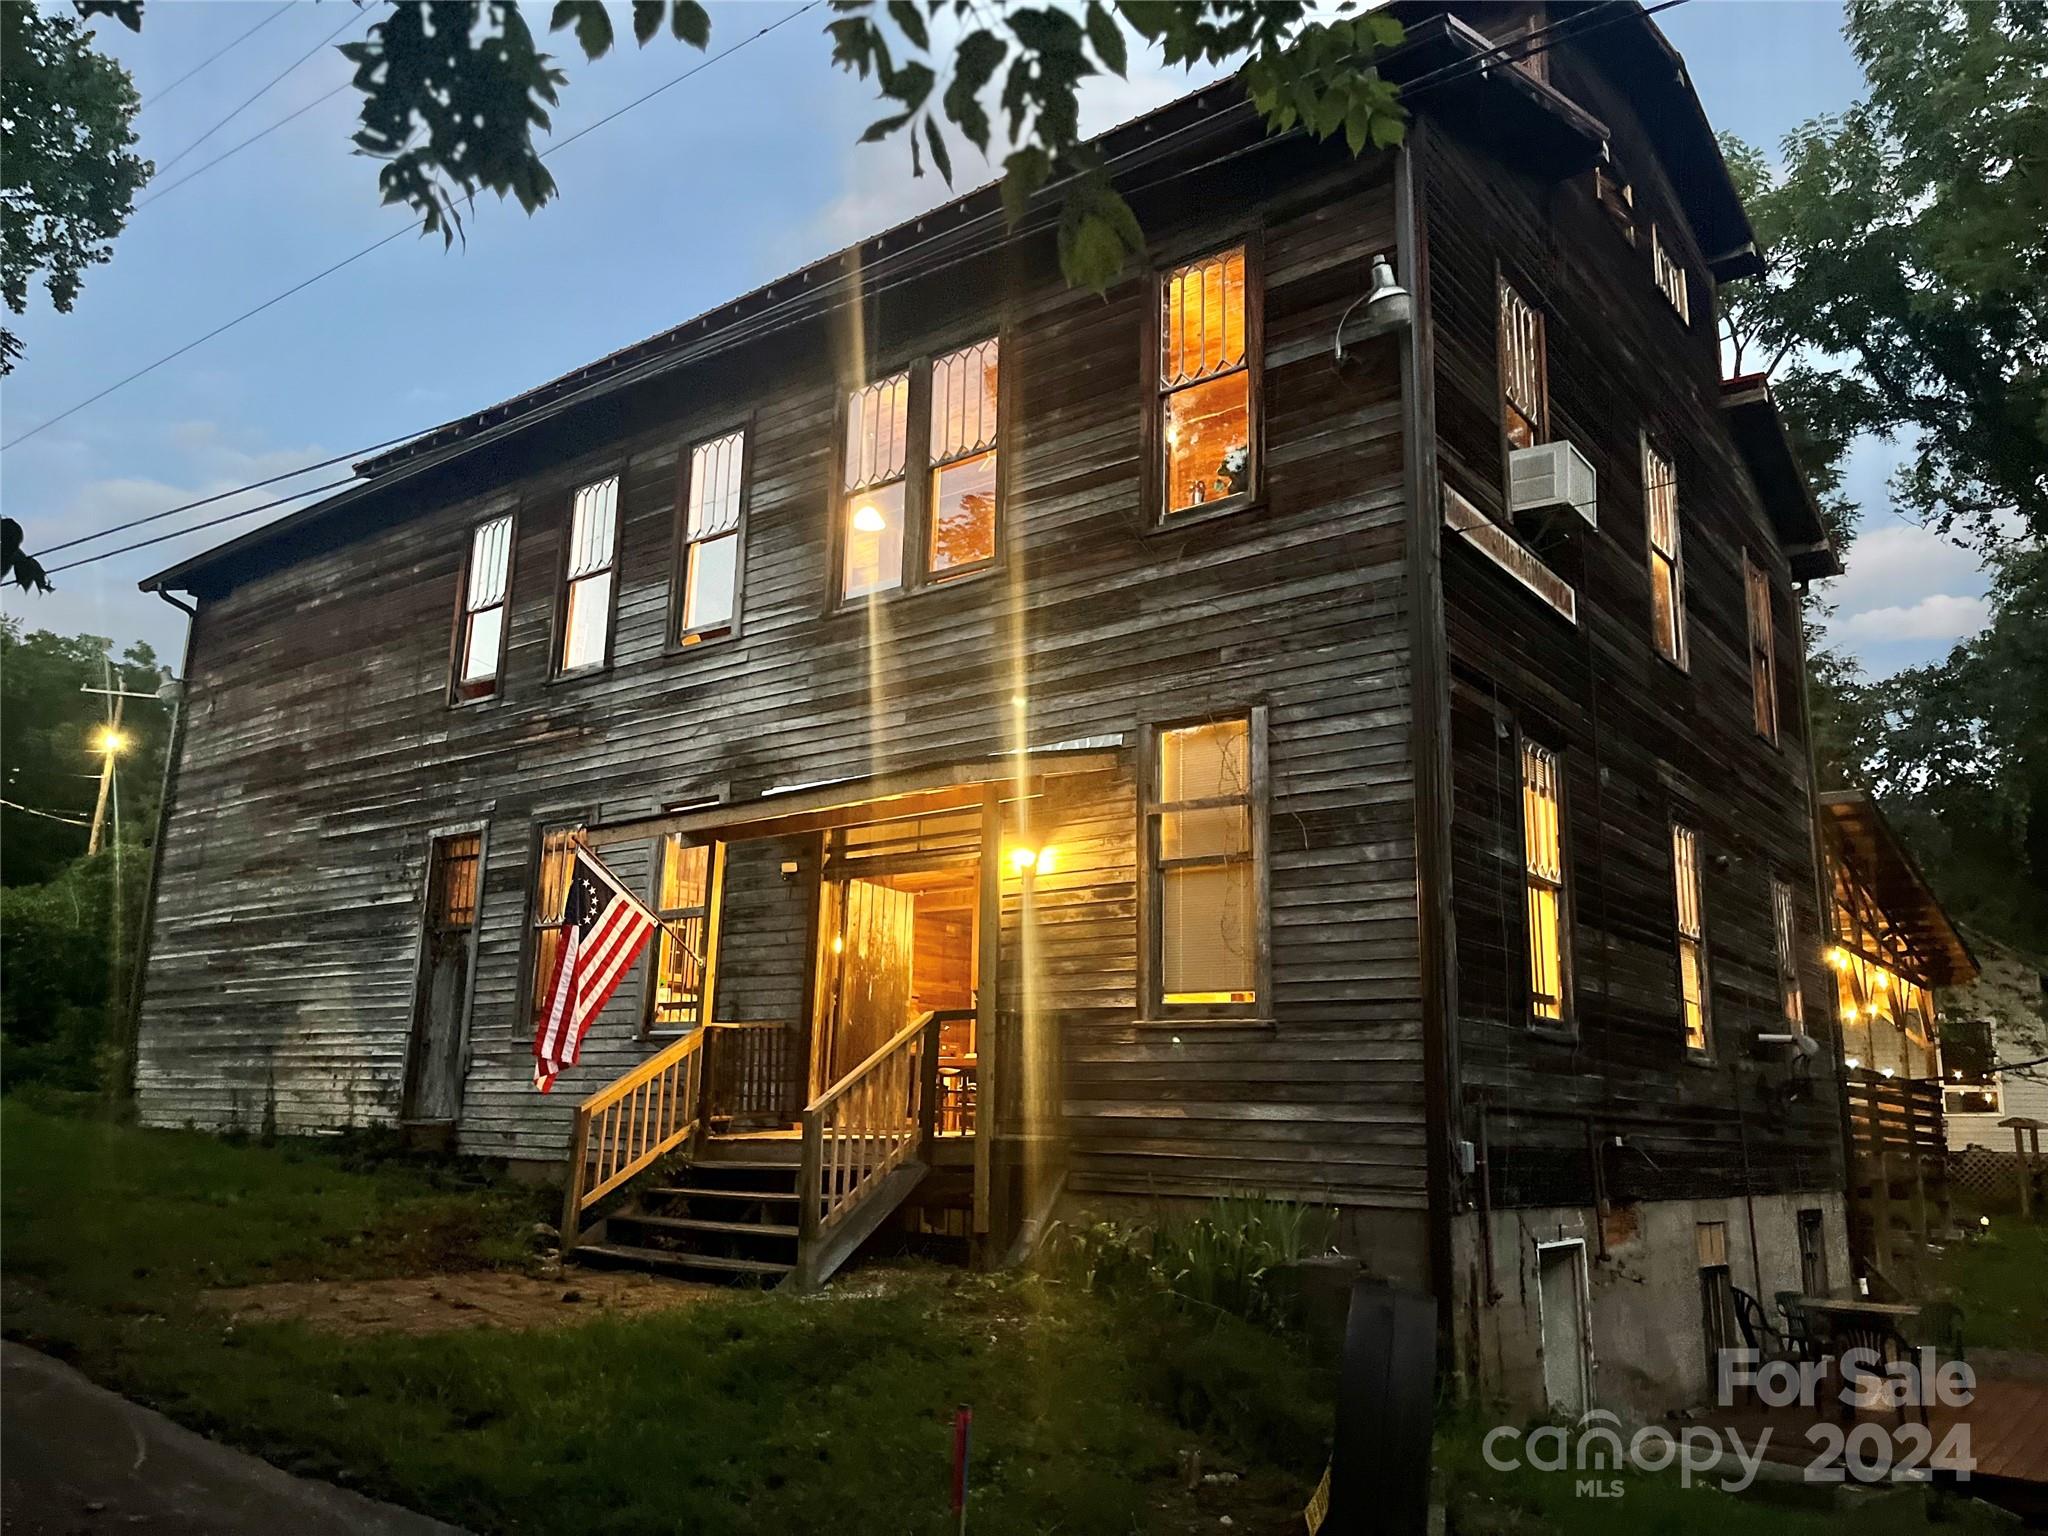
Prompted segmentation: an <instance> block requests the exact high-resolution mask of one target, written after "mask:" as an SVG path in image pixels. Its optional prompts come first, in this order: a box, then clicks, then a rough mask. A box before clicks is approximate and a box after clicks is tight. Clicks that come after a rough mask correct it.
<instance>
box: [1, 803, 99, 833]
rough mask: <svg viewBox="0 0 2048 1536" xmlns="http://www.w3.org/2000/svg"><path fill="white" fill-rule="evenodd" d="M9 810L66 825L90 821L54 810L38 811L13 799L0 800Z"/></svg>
mask: <svg viewBox="0 0 2048 1536" xmlns="http://www.w3.org/2000/svg"><path fill="white" fill-rule="evenodd" d="M0 805H4V806H6V807H7V809H9V810H10V811H20V812H21V813H22V815H24V816H40V817H42V818H43V820H45V821H61V822H63V823H64V825H65V826H67V827H83V826H89V825H91V823H89V822H87V821H84V820H82V819H80V818H78V817H75V816H59V815H57V814H56V813H55V812H54V811H39V810H37V809H36V808H35V807H34V806H32V805H21V804H19V803H17V802H16V801H13V800H0Z"/></svg>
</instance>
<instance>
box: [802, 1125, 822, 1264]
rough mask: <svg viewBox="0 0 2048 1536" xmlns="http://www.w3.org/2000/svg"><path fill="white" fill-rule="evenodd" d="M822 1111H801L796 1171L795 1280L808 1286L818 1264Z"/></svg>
mask: <svg viewBox="0 0 2048 1536" xmlns="http://www.w3.org/2000/svg"><path fill="white" fill-rule="evenodd" d="M822 1113H823V1112H822V1111H820V1110H815V1109H807V1110H805V1111H804V1151H803V1158H802V1160H801V1161H800V1162H799V1163H798V1165H797V1175H796V1283H797V1289H799V1290H806V1291H807V1290H809V1289H810V1288H811V1286H812V1285H813V1284H814V1283H815V1282H814V1281H813V1279H812V1276H813V1275H814V1274H816V1273H817V1267H818V1193H819V1190H820V1188H821V1187H822V1186H823V1184H824V1182H825V1127H824V1124H823V1122H822V1120H821V1118H820V1116H821V1115H822Z"/></svg>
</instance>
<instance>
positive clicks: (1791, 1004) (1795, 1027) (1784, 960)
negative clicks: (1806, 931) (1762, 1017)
mask: <svg viewBox="0 0 2048 1536" xmlns="http://www.w3.org/2000/svg"><path fill="white" fill-rule="evenodd" d="M1771 928H1772V932H1773V934H1774V935H1775V937H1776V940H1777V955H1778V1013H1779V1016H1780V1017H1781V1018H1783V1019H1784V1021H1785V1029H1786V1032H1787V1033H1789V1034H1794V1035H1803V1034H1805V1033H1806V994H1805V992H1804V991H1803V990H1802V989H1801V987H1800V985H1799V919H1798V917H1797V916H1796V914H1795V913H1794V910H1793V906H1792V887H1791V885H1790V884H1788V883H1787V882H1785V881H1783V880H1778V879H1773V880H1772V881H1771Z"/></svg>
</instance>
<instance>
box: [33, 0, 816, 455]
mask: <svg viewBox="0 0 2048 1536" xmlns="http://www.w3.org/2000/svg"><path fill="white" fill-rule="evenodd" d="M823 3H824V0H809V3H808V4H806V5H803V6H801V7H799V8H798V9H796V10H794V11H791V12H790V13H789V14H788V15H786V16H784V17H783V18H782V19H781V20H780V21H773V22H770V23H769V24H768V25H767V26H765V27H763V28H761V29H760V31H758V32H755V33H752V34H750V35H749V36H747V37H743V38H741V39H740V40H739V41H738V42H736V43H734V44H733V45H732V46H731V47H730V48H727V49H725V50H723V51H722V52H719V53H714V54H713V55H711V57H709V58H707V59H704V60H701V61H700V62H699V63H697V64H695V65H693V66H692V67H690V68H689V69H686V70H684V71H683V72H682V73H681V74H680V75H677V76H675V77H674V78H673V79H671V80H669V81H668V82H667V83H666V84H664V85H660V86H657V87H655V88H654V89H653V90H651V91H649V92H647V94H646V95H644V96H641V97H639V98H638V99H636V100H634V101H631V102H628V103H627V104H626V105H625V106H623V107H620V108H619V109H618V110H617V111H615V112H612V113H611V114H609V115H608V116H606V117H603V118H600V119H599V120H598V121H597V122H595V123H591V124H589V125H588V126H586V127H583V128H580V129H578V130H577V131H576V132H575V133H572V134H570V135H569V137H567V138H566V139H563V140H562V141H561V143H559V144H552V145H550V146H548V148H546V149H544V150H542V151H541V153H540V155H539V157H538V158H540V159H542V160H545V159H547V157H548V156H549V155H551V154H553V153H555V151H556V150H559V149H566V148H568V146H569V145H571V144H573V143H575V142H576V141H577V140H578V139H580V138H582V137H583V136H584V135H585V134H587V133H589V132H591V131H592V130H593V129H595V128H598V127H600V126H602V125H603V124H604V123H608V122H611V121H613V120H614V119H615V118H617V117H618V116H619V115H620V114H621V113H623V112H629V111H631V110H632V109H633V108H634V107H637V106H639V105H640V104H641V103H642V102H646V101H651V100H653V99H654V98H655V97H656V96H659V95H660V94H661V93H662V92H663V91H665V90H667V89H668V88H669V87H670V86H673V85H680V84H681V83H682V82H683V81H685V80H687V79H689V78H690V77H691V76H692V75H694V74H697V73H698V72H699V71H702V70H705V69H709V68H710V67H711V66H712V65H713V64H716V63H718V62H719V60H721V59H727V58H730V57H732V55H734V54H735V53H738V52H739V51H740V49H742V48H744V47H746V46H747V45H748V44H750V43H756V42H759V41H760V40H761V39H762V38H764V37H766V36H767V35H768V34H769V33H770V32H773V31H775V30H776V28H778V27H781V26H783V25H784V24H786V23H788V22H792V21H794V20H796V18H797V17H799V16H801V15H803V14H804V13H805V12H806V11H812V10H816V9H817V7H818V6H820V5H821V4H823ZM425 223H426V218H425V217H424V216H421V217H420V218H417V219H414V220H413V221H412V222H411V223H410V224H406V225H403V226H401V227H400V228H398V229H394V230H393V231H392V232H391V233H390V234H388V235H386V236H384V238H383V239H381V240H378V241H376V242H374V243H373V244H370V245H366V246H364V247H363V248H362V249H361V250H359V251H357V252H356V253H355V254H354V255H352V256H344V257H343V258H342V259H341V260H340V261H337V262H335V263H334V264H333V265H332V266H329V267H323V268H321V270H319V271H318V272H315V273H314V274H313V275H312V276H311V277H309V278H306V279H305V280H304V281H302V282H298V283H294V284H293V285H292V286H291V287H289V288H287V289H285V290H284V292H282V293H279V294H275V295H273V296H272V297H270V298H268V299H265V300H264V301H263V302H262V303H261V304H258V305H256V306H255V307H254V308H253V309H246V310H244V311H242V313H240V314H239V315H236V316H235V317H234V318H233V319H231V320H224V321H222V322H221V323H220V324H219V325H217V326H215V327H214V328H213V329H212V330H210V331H208V332H207V333H206V334H205V335H204V336H200V337H198V338H196V339H195V340H192V341H188V342H186V343H185V345H183V346H182V347H179V348H177V349H176V350H175V351H171V352H166V353H165V354H164V355H163V356H162V357H160V358H158V359H157V360H156V361H155V362H152V363H146V364H144V365H143V366H142V367H140V368H138V369H136V370H135V371H134V372H133V373H130V374H128V375H126V376H125V377H123V378H119V379H116V380H115V381H114V382H113V383H111V384H109V385H108V386H107V387H106V388H105V389H102V390H100V391H98V392H97V393H95V394H91V395H87V396H86V397H85V398H84V399H83V400H81V401H79V402H78V403H77V404H76V405H72V406H67V407H66V408H65V409H63V410H61V411H59V412H58V413H57V414H56V415H54V416H51V417H48V418H47V419H45V420H43V421H39V422H37V423H36V424H35V425H34V426H32V427H30V428H29V429H28V430H27V431H26V432H23V433H21V434H20V435H19V436H17V437H13V438H10V439H9V440H8V441H6V442H5V443H0V450H5V449H8V448H14V447H17V446H19V445H20V444H22V443H25V442H27V441H28V440H29V439H30V438H32V437H34V436H35V435H36V434H37V433H39V432H42V431H44V430H46V429H48V428H50V427H54V426H55V425H57V423H58V422H60V421H63V420H65V419H66V418H67V417H71V416H75V415H77V414H78V413H79V412H80V411H82V410H84V409H85V408H86V407H87V406H89V405H95V404H97V403H98V402H99V401H101V400H104V399H106V398H107V396H109V395H111V394H113V393H114V392H115V391H117V390H121V389H126V388H127V387H128V386H129V385H130V384H133V383H134V382H135V381H136V380H137V379H139V378H142V377H143V376H144V375H145V374H150V373H154V372H155V371H156V370H157V369H159V368H161V367H163V366H164V364H166V363H170V362H175V361H176V360H177V359H179V358H181V357H183V356H184V355H185V354H186V353H187V352H190V351H191V350H192V349H193V348H194V347H199V346H204V345H205V344H206V343H207V342H209V341H211V340H213V338H214V337H216V336H219V335H221V334H222V333H223V332H225V331H231V330H233V329H234V328H235V327H236V326H238V325H240V324H241V323H242V322H243V321H245V320H253V319H255V318H256V316H258V315H260V314H262V313H263V311H265V310H266V309H269V308H270V307H271V306H272V305H274V304H278V303H281V302H282V301H284V300H285V299H288V298H290V297H292V295H294V294H296V293H301V292H303V291H305V290H306V289H308V288H310V287H312V286H313V285H314V284H315V283H317V282H319V281H321V280H322V279H323V278H328V277H332V276H333V275H334V274H335V273H337V272H339V271H341V269H342V268H344V267H348V266H353V265H354V264H355V263H356V262H358V261H361V260H362V259H363V258H364V257H365V256H369V255H373V254H374V253H376V252H378V251H381V250H382V249H383V248H384V247H385V246H387V245H389V244H390V243H391V242H392V241H394V240H396V239H397V238H398V237H399V236H401V235H408V234H411V233H412V232H413V231H414V230H416V229H419V228H420V227H421V226H422V225H424V224H425Z"/></svg>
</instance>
